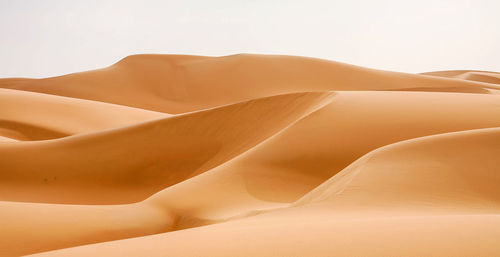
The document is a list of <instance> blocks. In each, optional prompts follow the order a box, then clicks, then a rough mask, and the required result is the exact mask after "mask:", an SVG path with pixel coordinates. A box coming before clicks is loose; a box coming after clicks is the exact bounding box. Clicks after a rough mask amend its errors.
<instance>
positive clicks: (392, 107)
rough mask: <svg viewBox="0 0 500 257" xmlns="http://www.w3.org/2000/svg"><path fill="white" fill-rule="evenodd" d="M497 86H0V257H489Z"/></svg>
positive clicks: (464, 77)
mask: <svg viewBox="0 0 500 257" xmlns="http://www.w3.org/2000/svg"><path fill="white" fill-rule="evenodd" d="M497 79H498V73H495V72H487V71H471V70H464V71H439V72H429V73H423V74H405V73H397V72H388V71H379V70H373V69H368V68H363V67H358V66H353V65H348V64H343V63H338V62H332V61H326V60H321V59H314V58H306V57H294V56H279V55H250V54H240V55H231V56H222V57H204V56H188V55H134V56H129V57H126V58H124V59H122V60H121V61H119V62H118V63H116V64H114V65H112V66H110V67H107V68H104V69H99V70H94V71H87V72H81V73H75V74H69V75H64V76H59V77H53V78H46V79H22V78H13V79H0V228H2V229H1V231H2V232H0V255H1V256H20V255H25V254H34V253H41V255H49V256H52V255H54V256H61V255H62V256H68V255H69V256H73V255H74V256H95V255H97V256H162V255H165V254H168V255H173V256H401V255H405V256H457V255H458V256H460V255H466V256H476V255H479V256H494V255H495V254H496V253H498V252H500V249H499V247H498V242H497V241H498V240H496V239H497V238H499V236H500V232H498V231H500V219H499V217H500V208H499V207H500V205H499V204H500V191H499V189H498V184H499V183H498V182H500V181H499V180H500V173H499V172H500V170H499V168H498V167H500V163H499V161H500V159H499V158H498V156H499V153H500V149H499V148H500V143H499V142H500V84H498V80H497ZM42 252H46V253H42Z"/></svg>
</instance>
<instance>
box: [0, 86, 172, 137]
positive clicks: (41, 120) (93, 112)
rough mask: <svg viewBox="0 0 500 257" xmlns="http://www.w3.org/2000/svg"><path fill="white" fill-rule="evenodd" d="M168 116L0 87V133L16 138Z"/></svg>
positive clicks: (60, 134) (62, 134)
mask: <svg viewBox="0 0 500 257" xmlns="http://www.w3.org/2000/svg"><path fill="white" fill-rule="evenodd" d="M168 116H169V115H168V114H164V113H158V112H152V111H147V110H142V109H135V108H130V107H125V106H121V105H113V104H106V103H101V102H94V101H87V100H80V99H74V98H66V97H60V96H53V95H47V94H38V93H31V92H25V91H18V90H10V89H0V135H4V136H8V137H11V138H13V139H16V140H23V141H25V140H45V139H54V138H60V137H65V136H69V135H75V134H80V133H88V132H92V131H100V130H105V129H110V128H118V127H123V126H126V125H130V124H134V123H138V122H142V121H147V120H153V119H159V118H162V117H168ZM9 135H10V136H9Z"/></svg>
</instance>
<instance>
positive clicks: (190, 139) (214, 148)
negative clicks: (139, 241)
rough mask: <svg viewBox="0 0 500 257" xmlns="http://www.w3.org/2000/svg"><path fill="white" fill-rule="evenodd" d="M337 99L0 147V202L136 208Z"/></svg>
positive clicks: (234, 108)
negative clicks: (125, 205)
mask: <svg viewBox="0 0 500 257" xmlns="http://www.w3.org/2000/svg"><path fill="white" fill-rule="evenodd" d="M333 95H334V93H329V92H325V93H319V92H318V93H293V94H287V95H277V96H272V97H266V98H260V99H255V100H251V101H246V102H241V103H236V104H232V105H228V106H223V107H219V108H215V109H210V110H205V111H200V112H195V113H189V114H185V115H179V116H173V117H167V118H163V119H159V120H154V121H150V122H145V123H141V124H138V125H134V126H127V127H123V128H119V129H110V130H104V131H99V132H95V133H87V134H81V135H76V136H72V137H66V138H61V139H57V140H45V141H38V142H25V143H18V144H15V145H12V144H1V143H0V169H1V170H3V171H4V172H3V173H2V174H1V175H0V176H1V181H0V183H2V186H1V187H0V188H1V189H0V200H4V201H25V202H45V203H73V204H120V203H132V202H137V201H140V200H143V199H145V198H147V197H148V196H149V195H151V194H153V193H155V192H157V191H159V190H161V189H163V188H165V187H168V186H170V185H173V184H176V183H178V182H181V181H183V180H185V179H187V178H189V177H192V176H196V175H198V174H200V173H202V172H204V171H206V170H208V169H210V168H213V167H215V166H217V165H219V164H221V163H223V162H225V161H227V160H229V159H231V158H233V157H235V156H237V155H238V154H240V153H242V152H244V151H246V150H248V149H249V148H251V147H253V146H255V145H256V144H258V143H259V142H261V141H263V140H265V139H266V138H268V137H269V136H272V135H273V134H275V133H276V132H278V131H279V130H281V129H283V128H285V127H286V126H288V125H289V124H290V123H293V122H294V121H296V120H297V119H300V118H301V117H302V116H304V115H307V114H308V113H309V112H311V111H314V110H315V109H316V108H318V107H320V106H322V105H323V104H324V103H325V101H329V99H331V97H332V96H333ZM26 156H31V158H30V161H29V162H22V160H23V159H24V158H25V157H26Z"/></svg>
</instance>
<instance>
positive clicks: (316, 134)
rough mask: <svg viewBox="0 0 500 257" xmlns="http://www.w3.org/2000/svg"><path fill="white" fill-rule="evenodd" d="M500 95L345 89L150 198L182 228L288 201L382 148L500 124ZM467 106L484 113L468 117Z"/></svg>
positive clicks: (470, 110) (292, 200)
mask: <svg viewBox="0 0 500 257" xmlns="http://www.w3.org/2000/svg"><path fill="white" fill-rule="evenodd" d="M499 100H500V98H498V96H491V95H468V94H436V93H422V92H338V93H337V94H336V95H335V97H334V98H333V99H332V101H331V102H330V103H329V104H327V105H325V106H323V107H322V108H321V109H319V110H317V111H315V112H314V113H311V114H309V115H307V116H306V117H304V118H302V119H301V120H299V121H297V122H296V123H294V124H293V125H292V126H289V127H288V128H286V129H285V130H283V131H280V133H279V134H276V135H274V136H273V137H272V138H269V139H267V140H266V141H265V142H263V143H261V144H259V145H257V146H256V147H254V148H252V149H250V150H249V151H247V152H245V153H243V154H242V155H240V156H238V157H236V158H234V159H232V160H230V161H228V162H226V163H224V164H222V165H220V166H218V167H216V168H214V169H212V170H210V171H208V172H206V173H204V174H201V175H199V176H196V177H193V178H191V179H189V180H186V181H183V182H181V183H179V184H177V185H175V186H172V187H169V188H167V189H165V190H163V191H162V192H159V193H157V194H155V195H154V196H153V197H151V198H150V199H148V200H147V201H151V202H153V203H155V204H158V205H159V206H164V207H165V208H169V209H175V210H177V212H178V213H179V215H180V216H183V217H185V218H186V219H185V220H180V221H179V223H178V224H177V227H178V228H185V227H192V226H198V225H202V224H205V223H211V222H215V221H217V220H221V219H222V220H224V219H225V218H228V217H231V216H235V215H242V214H245V213H246V212H254V211H256V210H257V211H258V210H265V209H268V208H276V207H279V206H283V205H284V204H287V203H291V202H294V201H295V200H297V199H299V198H300V197H302V196H303V195H304V194H306V193H307V192H309V191H310V190H312V189H313V188H315V187H316V186H318V185H319V184H321V183H322V182H324V181H325V180H327V179H328V178H330V177H332V176H333V175H335V174H336V173H337V172H339V171H341V170H342V169H343V168H345V167H346V166H348V165H349V164H350V163H352V162H353V161H355V160H356V159H358V158H359V157H361V156H362V155H364V154H366V153H368V152H370V151H371V150H374V149H376V148H378V147H381V146H384V145H388V144H391V143H395V142H398V141H401V140H406V139H410V138H415V137H422V136H427V135H432V134H440V133H446V132H453V131H461V130H470V129H477V128H488V127H497V126H500V119H496V118H494V117H500V108H499V106H498V104H497V103H498V101H499ZM360 102H362V103H363V105H360V104H359V103H360ZM422 102H425V103H428V105H427V107H425V106H421V105H420V103H422ZM416 106H418V107H416ZM464 108H466V109H467V111H468V112H471V113H476V114H477V115H462V113H463V112H464V111H465V109H464ZM437 110H439V111H437ZM431 112H432V113H433V115H429V113H431ZM353 117H355V118H353ZM309 131H313V133H308V132H309ZM221 182H227V183H221ZM187 195H197V196H198V197H193V198H191V197H189V198H187V197H184V196H187ZM228 196H230V197H228ZM189 217H195V218H189ZM199 219H202V220H199Z"/></svg>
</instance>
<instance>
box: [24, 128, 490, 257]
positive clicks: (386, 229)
mask: <svg viewBox="0 0 500 257" xmlns="http://www.w3.org/2000/svg"><path fill="white" fill-rule="evenodd" d="M498 140H500V128H490V129H480V130H471V131H463V132H455V133H448V134H440V135H434V136H428V137H423V138H417V139H412V140H408V141H403V142H400V143H395V144H392V145H389V146H385V147H382V148H379V149H377V150H375V151H372V152H370V153H369V154H367V155H365V156H363V157H362V158H360V159H359V160H357V161H356V162H355V163H353V164H352V165H350V166H349V167H347V168H346V169H344V170H343V171H342V172H341V173H339V174H337V175H336V176H334V177H332V178H331V179H330V180H329V181H327V182H325V183H323V184H322V185H321V186H319V187H318V188H317V189H315V190H313V191H312V192H311V193H309V194H308V195H306V196H305V197H303V198H302V199H301V200H299V201H298V202H297V203H295V204H294V205H292V206H293V208H284V209H283V208H282V209H279V210H277V211H272V212H268V213H265V214H262V215H257V216H254V217H249V218H244V219H240V220H234V221H231V222H225V223H220V224H216V225H211V226H205V227H200V228H193V229H187V230H181V231H176V232H170V233H164V234H159V235H153V236H146V237H139V238H133V239H126V240H118V241H113V242H107V243H100V244H93V245H87V246H81V247H75V248H68V249H63V250H57V251H52V252H47V253H45V254H44V253H42V254H39V255H34V256H68V255H69V256H90V255H96V254H100V255H106V256H118V255H120V256H143V255H148V256H162V255H163V254H164V253H165V252H168V253H169V254H172V255H175V256H197V255H200V254H202V255H208V256H234V255H247V254H250V255H252V256H276V255H280V256H300V255H310V254H311V253H313V254H314V256H332V255H333V256H358V255H360V254H362V253H365V254H366V253H367V252H369V255H370V256H388V255H397V254H401V251H402V250H403V249H404V252H405V255H407V256H422V255H425V256H444V255H446V256H451V255H454V254H461V255H474V254H476V255H477V254H478V255H481V256H491V255H494V254H495V253H496V252H498V251H499V250H500V247H499V246H498V244H496V243H493V241H492V240H493V239H492V238H496V237H497V236H499V235H500V232H498V231H500V230H498V228H500V216H499V215H498V211H499V210H500V197H499V195H500V194H499V189H498V187H497V185H498V183H499V182H500V173H498V172H495V171H496V168H497V167H498V165H500V160H498V158H496V157H497V156H498V155H499V154H500V145H498V144H497V143H496V142H498ZM479 157H480V158H481V160H482V162H481V163H476V162H473V161H471V160H475V159H477V158H479ZM416 163H417V164H419V165H414V164H416ZM429 176H430V177H429ZM457 188H464V189H465V190H457ZM360 209H361V210H363V211H362V212H360V211H359V210H360ZM460 231H461V232H460ZM459 232H460V233H459ZM314 235H322V236H321V237H317V236H314ZM375 235H378V236H379V237H381V238H382V239H379V240H377V241H376V243H374V242H373V236H375ZM250 239H251V240H252V244H248V240H250ZM221 241H222V242H229V241H230V242H231V244H226V245H224V246H221V245H220V244H215V242H221ZM454 241H465V242H467V244H458V245H454V248H453V249H450V248H449V247H448V246H449V244H450V243H452V242H454ZM193 244H194V245H196V246H197V247H187V246H188V245H193ZM359 244H362V245H363V248H362V249H361V248H360V247H359ZM291 245H293V247H290V246H291ZM410 245H411V246H412V247H409V246H410ZM415 246H420V247H415ZM424 246H425V247H424ZM311 251H312V252H311Z"/></svg>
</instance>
